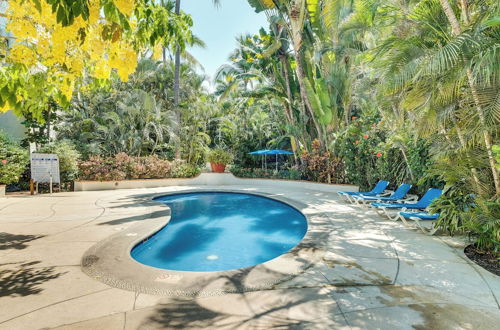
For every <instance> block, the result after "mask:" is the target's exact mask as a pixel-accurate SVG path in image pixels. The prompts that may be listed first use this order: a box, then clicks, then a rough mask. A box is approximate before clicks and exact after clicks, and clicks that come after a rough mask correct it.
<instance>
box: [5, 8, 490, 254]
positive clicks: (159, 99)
mask: <svg viewBox="0 0 500 330" xmlns="http://www.w3.org/2000/svg"><path fill="white" fill-rule="evenodd" d="M33 2H34V3H37V4H40V5H39V7H40V8H41V9H40V8H35V7H33V8H28V7H26V4H27V3H29V2H20V1H17V0H16V1H14V2H13V4H14V5H13V6H12V7H11V9H10V11H9V12H8V13H7V15H8V16H9V17H10V18H11V20H12V19H13V18H16V19H17V18H24V17H30V18H31V19H34V20H40V22H41V23H40V26H39V27H38V28H35V29H33V27H30V26H29V25H27V24H19V26H16V27H15V29H14V30H15V31H13V32H14V34H15V35H16V36H17V37H18V38H20V40H22V41H24V43H23V42H15V43H14V44H12V43H10V44H9V43H7V44H6V45H5V48H4V50H7V49H10V48H12V51H11V52H10V53H9V54H8V56H5V57H4V62H5V63H4V66H2V68H3V69H2V70H1V72H0V74H1V80H0V82H1V84H0V85H1V86H0V88H1V92H2V93H1V99H0V105H4V108H5V109H6V107H5V105H6V104H8V105H10V106H12V107H14V108H15V109H16V111H17V113H18V114H25V125H26V126H27V127H29V128H30V133H29V136H28V140H30V142H36V143H37V144H40V145H43V144H47V143H49V142H51V141H50V140H51V134H50V132H51V130H56V131H57V139H68V140H70V141H71V143H73V144H74V145H75V148H76V150H77V151H78V153H80V154H81V155H82V159H83V162H82V163H81V164H80V176H81V178H84V179H92V180H119V179H125V178H157V177H189V176H194V175H196V174H197V173H198V172H199V168H200V167H203V166H204V165H205V163H206V161H207V160H208V161H214V160H217V161H221V159H222V160H224V162H226V159H223V158H225V157H222V156H223V155H222V154H217V155H214V154H213V153H210V152H209V151H210V150H211V149H214V148H221V149H223V150H225V151H227V152H229V153H230V154H231V155H233V156H234V165H233V166H232V172H233V173H234V174H235V175H238V176H241V177H265V178H281V179H303V180H310V181H316V182H324V183H350V184H355V185H358V186H360V187H361V189H369V188H371V187H373V185H374V184H375V183H376V182H377V181H378V180H380V179H385V180H388V181H390V182H391V186H392V187H395V186H397V185H399V184H401V183H410V184H412V185H413V188H412V189H413V190H412V193H417V194H420V195H421V194H423V193H424V192H425V191H426V190H427V189H428V188H430V187H437V188H444V190H445V194H444V195H443V197H442V198H441V199H439V200H438V201H437V202H435V203H434V205H433V209H432V210H431V211H436V212H440V213H441V217H440V218H439V222H438V225H439V226H440V227H441V229H443V230H444V231H446V232H448V233H451V234H455V233H460V234H464V233H465V234H469V235H470V236H471V237H474V238H475V239H476V240H477V244H478V246H479V247H480V248H483V249H491V250H497V251H498V250H499V248H498V244H499V243H498V242H499V237H498V235H499V232H500V229H499V222H498V218H499V217H498V203H499V198H500V174H499V170H500V168H499V164H500V147H499V145H500V135H499V133H500V132H499V128H500V125H499V124H498V123H499V119H500V107H499V104H500V103H499V102H498V100H499V99H500V84H499V82H500V80H499V77H500V71H499V69H500V66H499V65H498V63H500V52H499V51H498V47H499V44H500V43H499V40H500V24H499V20H498V17H499V14H500V4H499V3H498V1H491V0H482V1H474V0H466V1H462V0H461V1H454V0H423V1H417V0H389V1H380V0H354V1H352V0H349V1H344V0H314V1H313V0H248V2H249V4H250V5H251V6H252V7H253V8H254V9H255V10H256V11H257V12H265V13H266V15H267V17H268V19H269V26H267V27H262V28H261V29H260V30H258V33H257V34H255V35H250V34H246V35H242V36H240V37H238V39H237V41H238V44H237V47H236V49H235V50H234V51H233V52H232V54H230V56H229V60H228V63H226V64H224V65H222V66H221V67H220V69H219V70H218V72H217V74H216V77H215V80H216V81H215V92H214V93H210V92H209V91H207V90H206V89H205V88H204V87H203V83H204V81H206V79H205V78H206V77H204V76H203V75H202V74H200V73H198V70H197V64H196V61H195V59H193V58H192V57H191V56H190V55H189V54H188V53H186V52H185V51H181V50H182V49H183V48H184V46H185V45H186V44H188V43H193V42H197V41H196V38H195V37H193V36H192V35H191V33H190V31H189V28H190V26H191V23H192V22H191V21H190V18H189V17H188V16H186V15H183V14H180V15H175V17H172V16H171V11H172V9H173V3H172V2H171V1H166V2H165V1H161V2H154V1H149V0H139V1H135V2H134V1H131V0H120V1H115V0H101V1H90V2H88V6H87V5H86V4H87V2H85V5H83V6H82V7H80V6H75V7H73V6H68V3H70V2H69V1H68V0H50V1H49V0H47V1H46V2H47V3H52V4H54V6H53V7H50V8H49V7H48V5H47V4H46V3H45V2H44V1H35V0H33ZM177 2H178V1H177ZM16 6H17V7H16ZM99 6H101V7H102V8H104V10H103V11H102V12H101V11H96V8H98V7H99ZM54 8H55V10H56V11H55V12H52V11H51V10H53V9H54ZM59 8H62V9H59ZM99 8H100V7H99ZM144 9H150V10H149V11H148V10H144ZM59 10H60V11H61V14H58V12H59ZM45 12H48V13H49V14H48V15H47V17H44V18H42V17H40V15H41V14H40V13H45ZM100 16H102V17H100ZM96 17H100V19H99V20H98V21H95V18H96ZM134 18H135V19H136V20H137V24H131V20H132V19H134ZM20 22H23V20H22V19H21V20H20ZM54 22H56V23H54ZM170 23H171V24H170ZM47 24H53V25H54V24H55V25H54V30H51V31H49V32H50V33H46V34H42V32H43V31H46V30H47V27H46V25H47ZM169 24H170V25H169ZM9 28H10V30H12V28H13V27H12V24H10V25H9ZM77 28H79V29H77ZM256 28H257V27H256ZM75 29H76V31H84V32H86V33H85V35H81V34H79V33H77V32H75ZM256 30H257V29H256ZM159 31H165V32H166V34H162V33H158V32H159ZM62 32H68V33H67V34H63V33H62ZM23 38H24V39H23ZM44 38H48V39H50V40H45V41H47V42H48V41H53V40H56V41H57V40H59V39H57V38H60V39H61V41H62V43H61V45H60V46H58V47H48V48H47V47H45V48H44V47H43V45H44ZM54 38H56V39H54ZM35 40H37V42H39V43H40V47H34V45H35ZM198 43H199V44H202V42H198ZM172 46H178V48H177V47H175V48H176V50H178V52H176V55H179V56H182V58H183V59H184V61H183V63H182V65H175V64H177V63H178V61H175V63H173V61H171V60H170V59H169V58H168V56H166V55H167V54H172V49H171V48H174V47H172ZM163 47H164V48H163ZM35 48H36V49H35ZM46 48H47V49H46ZM61 52H62V53H64V54H66V55H67V56H62V55H61V54H62V53H61ZM139 53H140V54H141V56H140V58H138V56H137V54H139ZM16 54H17V57H16ZM21 55H22V56H21ZM70 55H71V56H70ZM160 57H161V58H162V60H161V61H160V60H159V59H160ZM176 59H178V56H176ZM80 62H82V63H80ZM129 62H130V63H129ZM39 63H41V64H43V65H44V66H45V67H46V69H44V70H41V71H40V72H38V71H36V70H33V68H34V67H35V66H37V65H38V64H39ZM112 68H114V69H113V70H112ZM14 76H15V79H11V78H12V77H14ZM49 78H50V79H49ZM177 78H180V79H177ZM9 79H10V80H9ZM179 82H180V83H179ZM14 89H16V90H17V91H19V92H18V93H17V94H18V95H15V97H14V95H13V92H12V91H13V90H14ZM271 148H279V149H286V150H291V151H293V156H290V157H280V158H275V159H274V160H273V159H272V157H268V158H265V159H263V158H261V157H260V156H253V155H250V152H252V151H255V150H259V149H271ZM207 155H209V157H208V158H207ZM216 156H217V157H216ZM263 160H266V161H268V162H269V163H267V168H266V164H265V163H266V162H264V163H261V162H262V161H263ZM274 161H277V162H278V164H275V163H273V162H274ZM167 164H168V165H167ZM275 166H276V167H275ZM150 167H156V168H150ZM276 168H277V170H275V169H276Z"/></svg>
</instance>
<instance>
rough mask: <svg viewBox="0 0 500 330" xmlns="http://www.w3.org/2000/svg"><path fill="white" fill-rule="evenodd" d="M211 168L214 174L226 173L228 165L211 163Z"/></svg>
mask: <svg viewBox="0 0 500 330" xmlns="http://www.w3.org/2000/svg"><path fill="white" fill-rule="evenodd" d="M210 166H211V167H212V172H215V173H224V171H225V170H226V165H224V164H216V163H210Z"/></svg>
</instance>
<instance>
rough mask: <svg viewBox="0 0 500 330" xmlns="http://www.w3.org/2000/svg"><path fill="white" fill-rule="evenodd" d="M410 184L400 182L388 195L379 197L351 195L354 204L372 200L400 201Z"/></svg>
mask: <svg viewBox="0 0 500 330" xmlns="http://www.w3.org/2000/svg"><path fill="white" fill-rule="evenodd" d="M411 187H412V185H411V184H405V183H404V184H402V185H400V186H399V187H398V189H397V190H396V191H395V192H394V193H392V194H391V195H390V196H388V197H379V196H364V195H358V196H352V197H353V199H354V201H355V202H356V204H358V205H367V204H368V203H373V202H379V203H380V202H402V201H404V198H405V197H406V194H407V193H408V191H410V189H411Z"/></svg>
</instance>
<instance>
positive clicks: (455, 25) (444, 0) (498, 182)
mask: <svg viewBox="0 0 500 330" xmlns="http://www.w3.org/2000/svg"><path fill="white" fill-rule="evenodd" d="M439 2H440V4H441V7H442V8H443V11H444V13H445V15H446V17H447V18H448V21H449V23H450V25H451V30H452V32H453V34H454V36H455V37H459V36H460V35H461V34H462V28H461V27H460V23H459V21H458V19H457V17H456V15H455V13H454V12H453V9H452V7H451V4H450V2H449V1H448V0H439ZM461 7H462V8H461V9H462V16H463V17H462V19H463V21H464V23H465V24H466V25H468V24H469V13H468V5H467V1H461ZM466 73H467V81H468V84H469V88H470V90H471V94H472V98H473V101H474V104H475V109H476V113H477V116H478V118H479V123H480V125H481V127H482V134H483V139H484V144H485V147H486V151H487V153H488V160H489V163H490V167H491V171H492V174H493V181H494V183H495V190H496V194H497V196H500V176H499V174H498V170H497V165H496V160H495V157H494V155H493V143H492V138H491V134H490V133H489V132H488V130H487V129H486V126H487V124H486V119H485V114H484V110H483V107H482V105H481V101H480V99H479V92H478V89H477V87H476V82H475V77H474V74H473V72H472V69H471V67H470V66H469V63H467V69H466Z"/></svg>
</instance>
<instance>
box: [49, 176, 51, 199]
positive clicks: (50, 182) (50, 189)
mask: <svg viewBox="0 0 500 330" xmlns="http://www.w3.org/2000/svg"><path fill="white" fill-rule="evenodd" d="M49 184H50V186H49V191H50V194H51V195H52V173H50V181H49Z"/></svg>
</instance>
